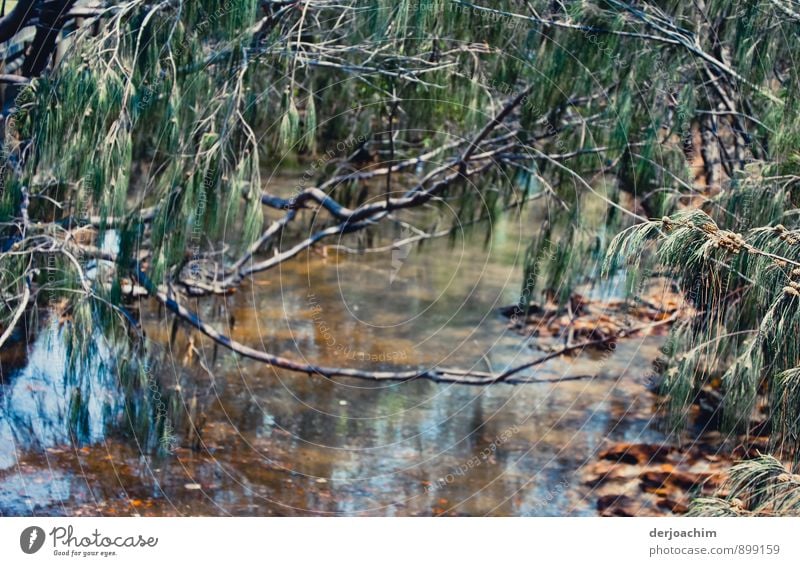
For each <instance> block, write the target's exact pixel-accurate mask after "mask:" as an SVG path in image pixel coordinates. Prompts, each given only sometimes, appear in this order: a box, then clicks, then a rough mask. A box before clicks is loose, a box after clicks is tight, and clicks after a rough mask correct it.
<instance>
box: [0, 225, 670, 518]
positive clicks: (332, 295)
mask: <svg viewBox="0 0 800 566" xmlns="http://www.w3.org/2000/svg"><path fill="white" fill-rule="evenodd" d="M529 221H530V219H526V218H522V219H512V220H511V221H509V222H508V223H507V224H505V225H501V226H498V227H496V228H497V230H496V234H499V235H502V238H499V237H497V238H494V239H493V240H492V241H491V242H490V244H489V245H488V246H483V245H482V237H481V236H477V237H476V238H475V239H469V238H464V237H461V239H457V240H456V241H455V242H452V243H450V244H448V242H443V241H441V242H435V243H428V244H427V247H426V248H424V249H422V250H419V249H414V250H411V251H409V253H408V254H406V255H405V256H404V257H402V258H399V256H397V255H395V256H394V257H393V256H392V253H391V252H387V253H385V254H370V255H364V256H354V255H347V254H342V253H336V251H335V250H329V252H328V253H327V254H322V253H318V252H313V253H310V254H308V255H307V256H305V257H303V258H301V260H300V261H297V262H295V263H292V264H291V265H288V264H287V265H284V266H281V268H280V269H279V270H276V271H275V272H270V273H267V274H265V275H264V276H263V277H260V278H258V279H257V280H255V281H254V282H253V283H252V285H250V286H249V287H247V288H245V289H244V290H243V292H240V293H238V294H236V295H234V296H232V297H226V298H220V299H209V300H204V301H203V302H202V303H201V304H200V305H198V308H199V309H200V310H201V312H202V314H203V317H204V318H205V319H206V320H208V321H211V322H213V323H214V324H215V325H217V326H218V327H220V328H223V329H226V331H230V332H231V333H232V334H233V336H234V337H235V338H236V339H238V340H240V341H242V342H245V343H247V344H250V345H253V346H259V345H260V346H261V347H263V348H265V349H267V350H268V351H270V352H273V353H276V354H280V355H285V356H290V357H293V358H306V359H308V360H309V361H313V362H314V363H320V364H326V365H338V366H354V367H374V366H376V365H377V366H383V367H397V366H398V365H402V366H420V365H433V364H442V365H458V366H461V367H473V366H474V367H477V368H479V369H482V370H485V369H492V370H500V369H502V368H505V367H507V366H510V365H513V364H517V363H520V362H521V361H525V360H528V359H530V358H531V357H532V356H536V355H537V352H536V350H535V349H533V348H532V347H531V346H532V345H531V344H530V343H529V342H528V341H526V340H525V339H523V338H522V337H520V336H519V335H517V334H515V333H511V332H509V331H508V330H507V328H506V322H507V321H506V320H505V319H504V318H502V317H501V316H499V315H498V313H497V308H498V307H500V306H502V305H508V304H513V303H515V302H516V301H517V299H518V297H517V294H518V290H519V281H520V274H519V272H518V270H517V269H516V268H515V267H514V266H515V265H516V263H518V261H517V260H518V259H519V257H520V255H521V254H522V253H523V252H524V247H525V244H526V242H527V241H529V237H530V234H529V232H530V231H531V230H532V229H533V227H532V226H531V225H530V224H529V223H528V222H529ZM342 243H344V244H352V242H342ZM398 263H400V265H399V267H398ZM143 326H144V328H145V330H146V332H147V335H148V338H149V340H150V341H151V343H153V344H159V345H160V347H161V350H160V356H159V359H160V363H159V364H157V365H154V366H153V368H154V369H153V371H155V372H156V377H157V380H158V382H159V385H160V387H161V391H163V395H164V398H165V399H168V404H169V418H170V419H171V420H172V421H173V422H174V423H175V426H176V428H175V435H176V438H177V442H176V445H175V446H174V447H173V449H172V450H170V451H163V450H161V451H159V450H158V449H157V447H154V446H153V445H152V443H151V442H149V441H148V440H147V439H148V438H150V436H148V435H147V434H142V431H141V427H139V426H138V425H134V424H132V423H136V422H138V420H137V419H138V418H139V417H140V416H141V411H142V409H141V407H138V408H137V406H136V405H135V404H132V403H131V402H130V401H129V400H128V401H126V402H125V403H119V402H118V400H120V399H121V395H120V391H121V388H120V387H121V386H120V383H119V378H118V377H117V376H118V371H117V369H118V368H113V367H112V366H113V364H112V363H111V361H112V358H113V356H111V355H110V354H109V353H108V351H105V352H104V353H103V354H102V355H101V356H99V357H98V358H97V359H96V360H94V363H93V364H92V367H91V368H89V369H88V370H87V371H86V372H84V373H83V374H82V380H83V381H82V384H81V385H82V388H81V391H82V392H83V391H85V393H82V394H83V395H87V394H88V397H86V398H85V400H86V402H85V403H84V405H85V406H86V410H85V415H84V416H83V417H81V418H82V421H81V422H83V423H84V424H85V426H84V427H83V428H80V429H76V428H75V427H74V423H73V424H72V425H71V424H70V423H71V422H72V421H70V418H71V417H70V410H69V409H70V398H71V397H70V396H71V395H72V393H71V390H73V389H75V384H70V383H67V382H66V381H65V377H64V373H63V367H64V356H65V352H64V350H63V345H60V341H59V340H58V336H59V332H58V329H57V327H55V326H49V327H47V328H45V329H44V330H43V331H42V332H41V335H40V336H39V337H38V339H37V340H36V341H35V342H34V343H33V344H32V346H31V347H30V349H29V352H28V353H27V356H28V359H27V363H26V364H25V365H24V366H23V367H22V368H20V369H17V370H15V371H12V372H9V373H8V374H7V375H6V373H5V372H4V385H3V389H2V400H3V402H2V407H3V408H2V411H3V413H2V420H1V421H0V443H1V444H0V512H2V513H3V514H30V513H34V514H91V515H93V514H110V515H112V514H124V515H130V514H147V515H205V514H212V515H224V514H233V515H269V514H277V515H293V514H366V515H430V514H455V515H462V514H463V515H484V514H493V515H563V514H570V515H592V514H594V513H595V508H594V500H593V499H592V496H591V495H592V494H591V491H590V490H589V489H588V488H587V487H586V486H585V485H584V484H583V482H582V480H581V478H580V468H581V466H583V465H584V464H585V463H586V462H587V461H589V460H591V458H592V455H593V453H594V452H595V451H596V450H597V449H598V448H599V447H600V446H601V444H602V442H603V441H604V439H606V438H612V439H629V440H630V439H638V440H654V439H657V438H659V434H658V433H657V432H655V431H654V430H653V429H652V428H651V427H650V426H649V425H650V419H651V414H652V399H651V397H650V395H649V394H648V393H647V392H646V390H645V387H644V378H645V375H646V374H647V371H648V368H649V364H650V360H652V359H653V358H654V357H655V356H656V353H657V351H656V349H657V347H658V345H659V341H658V339H655V338H651V339H645V340H639V341H637V340H633V341H630V342H627V343H625V344H620V346H619V347H618V348H617V352H616V353H615V355H614V356H612V357H608V356H605V357H595V359H592V356H584V357H581V358H578V359H572V360H571V359H560V360H554V361H552V362H551V363H549V364H547V365H545V366H542V367H540V368H537V374H538V375H539V376H541V377H545V376H552V377H556V376H560V375H567V374H597V375H598V378H596V379H594V380H587V381H574V382H567V383H561V384H558V385H529V386H510V385H495V386H492V387H486V388H479V387H469V386H458V385H442V384H434V383H431V382H427V381H412V382H405V383H390V384H389V383H371V382H365V381H352V380H345V379H338V380H336V381H333V380H326V379H322V378H319V377H313V376H306V375H298V374H290V373H287V372H281V371H276V370H274V369H273V368H269V367H265V366H262V365H259V364H255V363H252V362H249V361H247V360H243V359H241V358H237V357H235V356H232V355H230V354H227V353H226V352H224V351H220V350H218V349H217V348H215V347H214V346H213V345H212V344H211V343H208V342H207V341H204V340H201V339H199V338H197V337H196V336H190V335H188V334H185V333H184V332H183V331H179V332H177V334H175V335H174V336H173V335H172V332H171V328H170V323H169V322H168V320H167V319H166V318H165V317H164V314H163V313H159V312H157V311H153V312H149V313H145V316H144V319H143ZM122 397H124V396H122ZM137 411H138V415H139V416H138V417H137V416H132V415H134V414H135V413H137ZM149 414H151V415H152V411H150V413H149ZM76 430H80V431H81V434H80V435H77V436H76V435H75V434H74V432H75V431H76Z"/></svg>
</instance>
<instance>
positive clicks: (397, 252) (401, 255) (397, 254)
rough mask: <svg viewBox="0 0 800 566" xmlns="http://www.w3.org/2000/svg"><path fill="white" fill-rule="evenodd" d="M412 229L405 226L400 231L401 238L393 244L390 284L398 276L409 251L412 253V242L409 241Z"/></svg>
mask: <svg viewBox="0 0 800 566" xmlns="http://www.w3.org/2000/svg"><path fill="white" fill-rule="evenodd" d="M410 234H411V230H409V229H408V228H407V227H405V226H403V228H402V230H401V231H400V238H399V239H398V240H395V242H394V243H393V245H392V270H391V271H390V272H389V285H391V284H392V283H394V280H395V279H396V278H397V272H398V271H400V268H401V267H403V264H404V263H405V262H406V259H407V258H408V255H409V253H411V247H412V246H411V242H409V241H407V240H408V236H409V235H410Z"/></svg>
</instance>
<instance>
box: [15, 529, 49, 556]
mask: <svg viewBox="0 0 800 566" xmlns="http://www.w3.org/2000/svg"><path fill="white" fill-rule="evenodd" d="M43 544H44V529H42V528H41V527H28V528H27V529H25V530H24V531H22V534H21V535H19V547H20V548H21V549H22V552H24V553H25V554H34V553H36V552H38V551H39V549H40V548H42V545H43Z"/></svg>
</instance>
